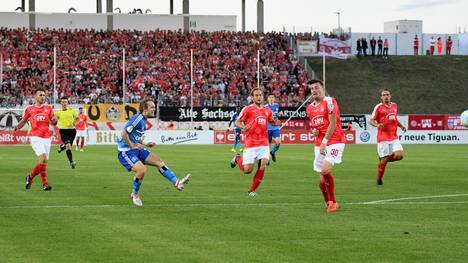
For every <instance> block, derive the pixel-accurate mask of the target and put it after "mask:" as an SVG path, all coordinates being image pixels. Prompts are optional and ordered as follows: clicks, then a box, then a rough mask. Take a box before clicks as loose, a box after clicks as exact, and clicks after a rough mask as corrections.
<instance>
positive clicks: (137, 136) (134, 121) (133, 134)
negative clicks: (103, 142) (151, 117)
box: [118, 114, 146, 151]
mask: <svg viewBox="0 0 468 263" xmlns="http://www.w3.org/2000/svg"><path fill="white" fill-rule="evenodd" d="M124 129H125V130H126V131H127V133H128V138H129V139H130V141H131V142H132V143H135V144H136V143H139V142H140V140H141V137H142V136H143V135H144V134H145V131H146V118H145V116H143V115H142V114H135V115H133V116H132V117H131V118H130V120H128V122H127V124H125V127H124ZM118 147H119V148H118V149H119V151H128V150H130V147H129V146H128V145H127V143H126V142H125V141H124V139H123V138H120V140H119V143H118Z"/></svg>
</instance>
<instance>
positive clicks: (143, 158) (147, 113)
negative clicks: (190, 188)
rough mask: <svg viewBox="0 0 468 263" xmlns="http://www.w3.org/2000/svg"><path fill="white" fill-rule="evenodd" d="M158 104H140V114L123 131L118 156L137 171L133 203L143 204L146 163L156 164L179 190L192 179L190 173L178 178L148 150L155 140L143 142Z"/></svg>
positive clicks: (132, 195) (145, 102)
mask: <svg viewBox="0 0 468 263" xmlns="http://www.w3.org/2000/svg"><path fill="white" fill-rule="evenodd" d="M155 111H156V106H155V105H154V102H153V101H152V100H145V101H144V102H142V103H141V104H140V112H141V113H140V114H135V115H133V116H132V117H131V118H130V120H128V122H127V124H126V125H125V128H124V130H123V131H122V138H121V139H120V140H119V143H118V151H119V153H118V157H119V161H120V163H121V164H122V165H123V166H124V167H125V168H126V169H127V170H128V171H133V172H134V173H135V177H134V178H133V190H132V193H131V198H132V200H133V204H135V205H136V206H142V205H143V202H142V201H141V199H140V196H139V194H138V191H139V190H140V187H141V183H142V182H143V177H144V176H145V173H146V165H151V166H156V167H157V168H158V170H159V173H161V174H162V175H163V176H164V177H165V178H166V179H167V180H169V181H170V182H171V183H172V184H173V185H174V186H175V188H176V189H177V190H179V191H182V190H183V189H184V186H185V185H186V184H187V183H188V182H189V180H190V174H187V175H186V176H185V177H184V178H182V179H180V180H179V179H177V177H176V176H175V174H174V173H173V172H172V171H171V169H170V168H169V167H167V166H166V164H165V163H164V161H163V160H161V159H160V158H159V157H158V156H156V154H154V153H152V152H150V151H148V150H147V149H145V147H153V146H154V145H155V143H154V142H149V143H143V138H142V137H143V135H144V134H145V131H146V121H147V118H148V117H152V116H154V112H155Z"/></svg>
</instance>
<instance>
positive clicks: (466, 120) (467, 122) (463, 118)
mask: <svg viewBox="0 0 468 263" xmlns="http://www.w3.org/2000/svg"><path fill="white" fill-rule="evenodd" d="M460 122H461V124H462V125H463V126H465V127H468V110H466V111H464V112H463V113H462V114H461V115H460Z"/></svg>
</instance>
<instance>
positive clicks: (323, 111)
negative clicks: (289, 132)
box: [306, 80, 345, 213]
mask: <svg viewBox="0 0 468 263" xmlns="http://www.w3.org/2000/svg"><path fill="white" fill-rule="evenodd" d="M307 85H308V86H309V88H310V91H311V93H312V98H313V99H314V101H313V102H312V103H311V104H310V105H309V106H307V109H306V111H307V116H308V118H309V119H310V125H311V128H312V133H313V135H314V136H315V149H314V153H315V160H314V171H316V172H318V173H320V190H321V191H322V194H323V198H324V199H325V203H326V204H327V211H328V212H329V213H331V212H335V211H336V210H337V209H338V208H339V205H338V203H337V202H336V197H335V181H334V178H333V175H332V167H333V165H334V164H339V163H341V158H342V156H343V151H344V148H345V136H344V133H343V130H342V129H341V121H340V109H339V107H338V103H337V102H336V100H335V99H334V98H332V97H328V96H325V88H324V87H323V84H322V82H321V81H320V80H310V81H308V82H307Z"/></svg>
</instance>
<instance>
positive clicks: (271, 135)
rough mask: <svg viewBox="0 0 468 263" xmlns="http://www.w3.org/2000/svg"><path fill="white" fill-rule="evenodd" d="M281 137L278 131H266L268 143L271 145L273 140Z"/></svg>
mask: <svg viewBox="0 0 468 263" xmlns="http://www.w3.org/2000/svg"><path fill="white" fill-rule="evenodd" d="M279 137H281V134H280V130H268V143H271V140H272V139H273V138H279Z"/></svg>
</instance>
